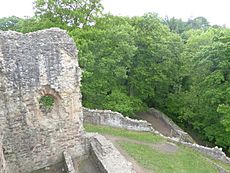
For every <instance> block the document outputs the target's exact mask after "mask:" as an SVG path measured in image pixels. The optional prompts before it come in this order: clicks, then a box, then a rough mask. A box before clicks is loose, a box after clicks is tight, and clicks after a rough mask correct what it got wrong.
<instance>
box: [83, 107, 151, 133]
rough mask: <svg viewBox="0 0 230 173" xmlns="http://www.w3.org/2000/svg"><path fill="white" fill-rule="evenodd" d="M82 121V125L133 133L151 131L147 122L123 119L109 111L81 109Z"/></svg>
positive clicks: (121, 116)
mask: <svg viewBox="0 0 230 173" xmlns="http://www.w3.org/2000/svg"><path fill="white" fill-rule="evenodd" d="M83 119H84V123H92V124H96V125H105V126H110V127H116V128H123V129H127V130H135V131H148V132H150V131H153V129H152V126H151V124H150V123H148V122H147V121H143V120H135V119H131V118H129V117H124V116H123V115H122V114H120V113H118V112H112V111H110V110H93V109H88V108H83Z"/></svg>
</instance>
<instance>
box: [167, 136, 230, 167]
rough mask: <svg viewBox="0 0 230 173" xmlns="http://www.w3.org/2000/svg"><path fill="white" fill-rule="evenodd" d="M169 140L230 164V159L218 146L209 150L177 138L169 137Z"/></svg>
mask: <svg viewBox="0 0 230 173" xmlns="http://www.w3.org/2000/svg"><path fill="white" fill-rule="evenodd" d="M168 140H170V141H172V142H176V143H178V144H182V145H185V146H187V147H189V148H192V149H194V150H196V151H199V152H201V153H203V154H205V155H208V156H210V157H212V158H213V159H217V160H220V161H222V162H224V163H227V164H230V158H229V157H227V156H226V154H225V153H224V152H223V151H222V148H218V147H217V146H216V147H214V148H209V147H205V146H202V145H198V144H192V143H189V142H184V141H180V140H178V139H177V138H169V137H168Z"/></svg>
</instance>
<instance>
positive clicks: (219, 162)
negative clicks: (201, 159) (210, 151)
mask: <svg viewBox="0 0 230 173" xmlns="http://www.w3.org/2000/svg"><path fill="white" fill-rule="evenodd" d="M211 160H212V161H213V162H215V163H216V164H218V165H220V166H222V167H223V168H224V169H225V170H226V171H228V172H230V164H227V163H223V162H221V161H219V160H214V159H211Z"/></svg>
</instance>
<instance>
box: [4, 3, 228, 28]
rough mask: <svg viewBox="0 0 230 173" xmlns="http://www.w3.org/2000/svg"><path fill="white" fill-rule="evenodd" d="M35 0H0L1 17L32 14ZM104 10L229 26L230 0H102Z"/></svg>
mask: <svg viewBox="0 0 230 173" xmlns="http://www.w3.org/2000/svg"><path fill="white" fill-rule="evenodd" d="M32 2H33V0H0V18H1V17H8V16H12V15H14V16H18V17H23V16H32V15H33V9H32ZM102 3H103V5H104V8H105V12H110V13H112V14H114V15H124V16H138V15H143V14H144V13H147V12H155V13H158V14H159V16H161V17H165V16H168V17H176V18H181V19H183V20H187V19H188V18H195V17H199V16H203V17H205V18H207V19H208V21H209V22H210V23H211V24H218V25H226V26H228V27H230V9H229V7H230V0H102Z"/></svg>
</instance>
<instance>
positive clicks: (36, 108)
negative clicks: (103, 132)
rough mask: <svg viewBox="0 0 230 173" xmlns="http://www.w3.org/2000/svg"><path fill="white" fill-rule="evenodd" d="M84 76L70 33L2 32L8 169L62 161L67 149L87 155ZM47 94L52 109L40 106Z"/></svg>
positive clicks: (0, 114) (0, 119) (2, 119)
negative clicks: (52, 102)
mask: <svg viewBox="0 0 230 173" xmlns="http://www.w3.org/2000/svg"><path fill="white" fill-rule="evenodd" d="M80 77H81V71H80V68H79V66H78V62H77V59H76V48H75V44H74V42H73V40H72V39H70V38H69V37H68V35H67V33H66V32H64V31H62V30H60V29H49V30H44V31H38V32H34V33H29V34H21V33H17V32H0V96H1V99H0V124H1V128H0V130H1V129H2V132H3V139H2V147H3V150H4V155H5V160H6V163H7V166H8V168H9V173H17V172H30V171H33V170H36V169H39V168H42V167H46V166H49V165H50V164H54V163H57V162H59V161H60V160H61V159H62V158H63V156H62V153H63V151H64V150H66V149H68V150H69V151H70V152H71V151H73V152H71V154H72V155H73V156H77V155H82V154H84V152H85V150H84V145H83V143H84V140H82V138H81V134H82V132H83V127H82V120H83V117H82V106H81V94H80V87H79V85H80ZM44 95H51V96H52V97H53V98H54V100H55V102H54V106H53V108H52V110H50V111H48V112H44V111H42V110H41V109H40V104H39V100H40V98H41V97H42V96H44ZM3 125H4V127H2V126H3ZM1 152H2V151H1V146H0V159H2V158H1ZM0 165H1V164H0Z"/></svg>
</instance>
